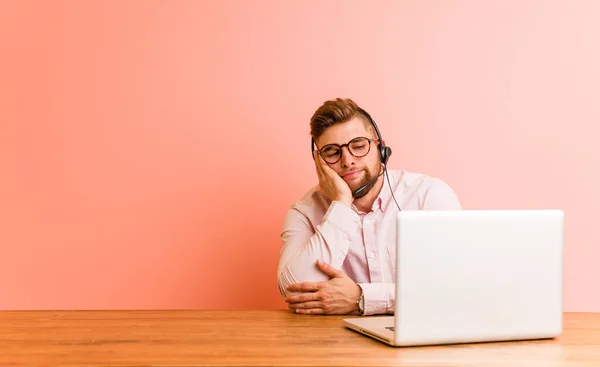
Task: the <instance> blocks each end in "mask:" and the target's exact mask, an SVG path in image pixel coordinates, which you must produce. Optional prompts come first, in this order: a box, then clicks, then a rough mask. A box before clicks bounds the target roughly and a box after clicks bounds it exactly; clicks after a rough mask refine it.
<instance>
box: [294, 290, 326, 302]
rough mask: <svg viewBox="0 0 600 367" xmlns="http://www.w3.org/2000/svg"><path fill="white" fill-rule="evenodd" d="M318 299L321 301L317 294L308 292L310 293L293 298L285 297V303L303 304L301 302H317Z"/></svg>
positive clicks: (296, 295)
mask: <svg viewBox="0 0 600 367" xmlns="http://www.w3.org/2000/svg"><path fill="white" fill-rule="evenodd" d="M320 299H321V298H320V295H319V294H318V293H317V292H310V293H302V294H295V295H293V296H287V297H286V298H285V301H286V302H287V303H303V302H312V301H317V300H320Z"/></svg>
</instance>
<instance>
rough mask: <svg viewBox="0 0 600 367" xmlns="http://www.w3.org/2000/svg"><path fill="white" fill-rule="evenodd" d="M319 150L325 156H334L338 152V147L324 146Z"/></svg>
mask: <svg viewBox="0 0 600 367" xmlns="http://www.w3.org/2000/svg"><path fill="white" fill-rule="evenodd" d="M321 152H322V153H323V155H325V156H326V157H335V156H336V155H338V154H339V153H340V149H339V148H338V147H325V149H323V150H322V151H321Z"/></svg>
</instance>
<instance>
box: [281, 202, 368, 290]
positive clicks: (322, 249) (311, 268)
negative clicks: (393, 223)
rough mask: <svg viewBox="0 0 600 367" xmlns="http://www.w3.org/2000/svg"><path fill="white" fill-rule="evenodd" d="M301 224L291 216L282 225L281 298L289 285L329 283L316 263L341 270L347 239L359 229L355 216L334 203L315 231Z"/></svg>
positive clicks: (352, 212)
mask: <svg viewBox="0 0 600 367" xmlns="http://www.w3.org/2000/svg"><path fill="white" fill-rule="evenodd" d="M304 220H305V218H304V217H301V216H300V215H299V214H296V213H293V212H292V213H290V214H289V215H288V217H287V218H286V223H285V224H284V231H283V234H282V240H283V241H284V246H283V248H282V251H281V256H280V262H279V269H278V283H279V291H280V293H281V294H282V295H283V296H284V297H285V296H287V294H288V292H287V290H286V287H287V286H288V285H290V284H293V283H297V282H307V281H310V282H315V281H326V280H329V278H328V277H327V276H326V275H325V274H323V272H321V271H320V270H319V269H318V268H317V266H316V261H317V260H318V259H321V260H323V261H324V262H326V263H328V264H331V265H332V266H333V267H335V268H338V269H339V268H341V266H342V264H343V262H344V260H345V259H346V255H347V254H348V249H349V246H350V239H351V238H352V237H353V236H355V235H356V234H357V233H358V230H359V227H360V219H359V217H358V214H356V213H355V212H354V211H352V209H350V208H349V207H347V206H345V205H343V204H341V203H338V202H335V201H334V202H333V203H332V204H331V206H330V207H329V210H328V211H327V213H326V214H325V216H324V217H323V220H322V221H321V223H320V224H319V225H318V226H317V227H316V228H315V229H314V231H313V229H312V228H310V226H308V225H307V224H306V223H304V222H303V221H304Z"/></svg>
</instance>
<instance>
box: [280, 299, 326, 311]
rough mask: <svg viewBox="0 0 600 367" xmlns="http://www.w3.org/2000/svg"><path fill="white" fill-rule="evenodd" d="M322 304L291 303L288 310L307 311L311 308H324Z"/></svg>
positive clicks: (315, 302) (314, 302)
mask: <svg viewBox="0 0 600 367" xmlns="http://www.w3.org/2000/svg"><path fill="white" fill-rule="evenodd" d="M322 306H323V305H322V304H321V302H317V301H313V302H301V303H290V304H289V305H288V308H289V309H290V310H306V309H311V308H322Z"/></svg>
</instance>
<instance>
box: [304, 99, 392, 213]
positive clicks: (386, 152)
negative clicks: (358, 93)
mask: <svg viewBox="0 0 600 367" xmlns="http://www.w3.org/2000/svg"><path fill="white" fill-rule="evenodd" d="M358 111H359V112H360V113H361V114H363V115H364V116H366V117H367V118H368V119H369V122H371V125H373V127H374V128H375V133H376V134H377V139H378V140H379V145H378V146H377V150H378V151H379V159H380V160H381V163H383V172H381V173H380V174H379V175H377V177H375V178H374V179H372V180H371V181H369V182H367V183H366V184H364V185H363V186H361V187H359V188H358V189H356V190H354V191H353V192H352V195H353V196H355V195H356V194H358V193H360V192H361V191H363V190H364V189H366V188H367V187H368V186H369V185H371V184H372V183H373V182H375V181H377V179H379V176H381V175H383V174H384V173H385V175H386V177H387V181H388V185H389V186H390V191H391V193H392V198H394V202H395V203H396V206H397V207H398V210H400V211H402V210H401V209H400V205H398V202H397V201H396V197H395V196H394V190H392V184H391V183H390V177H389V175H388V173H387V162H388V160H389V159H390V156H391V155H392V148H390V147H388V146H387V145H385V142H384V141H383V138H382V137H381V133H380V132H379V128H378V127H377V124H376V123H375V120H373V118H372V117H371V115H370V114H369V113H368V112H367V111H365V110H364V109H362V108H360V107H358ZM310 141H311V144H310V155H311V156H312V154H313V151H314V150H315V140H314V139H313V138H312V136H311V138H310Z"/></svg>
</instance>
